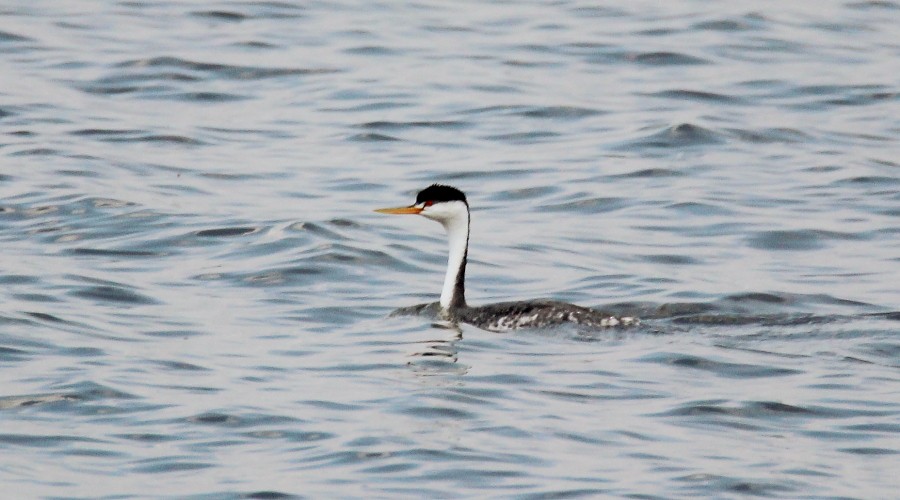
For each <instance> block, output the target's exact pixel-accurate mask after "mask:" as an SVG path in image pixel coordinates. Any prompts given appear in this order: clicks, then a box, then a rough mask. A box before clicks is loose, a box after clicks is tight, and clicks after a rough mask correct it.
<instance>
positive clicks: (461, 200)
mask: <svg viewBox="0 0 900 500" xmlns="http://www.w3.org/2000/svg"><path fill="white" fill-rule="evenodd" d="M376 212H379V213H382V214H395V215H402V214H413V215H421V216H423V217H427V218H429V219H431V220H435V221H438V222H440V223H441V224H443V225H444V226H445V227H446V226H447V225H448V224H451V223H453V222H454V221H460V220H465V221H468V218H469V203H468V202H467V201H466V195H465V194H463V192H462V191H460V190H459V189H456V188H455V187H452V186H444V185H442V184H432V185H431V186H428V187H427V188H425V189H423V190H421V191H419V194H418V195H417V196H416V202H415V203H414V204H412V205H410V206H408V207H398V208H380V209H378V210H376Z"/></svg>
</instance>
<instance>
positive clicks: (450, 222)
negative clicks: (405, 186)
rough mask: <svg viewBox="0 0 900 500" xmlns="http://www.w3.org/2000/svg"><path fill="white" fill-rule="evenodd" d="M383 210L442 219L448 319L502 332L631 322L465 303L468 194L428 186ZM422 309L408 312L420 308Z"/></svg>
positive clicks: (631, 321)
mask: <svg viewBox="0 0 900 500" xmlns="http://www.w3.org/2000/svg"><path fill="white" fill-rule="evenodd" d="M375 211H376V212H379V213H383V214H396V215H402V214H409V215H421V216H423V217H425V218H428V219H431V220H433V221H437V222H440V223H441V225H442V226H444V229H445V230H446V231H447V236H448V240H449V243H450V255H449V258H448V260H447V273H446V274H445V275H444V287H443V289H442V290H441V299H440V302H439V304H440V314H441V316H442V317H443V318H444V319H447V320H450V321H462V322H463V323H468V324H471V325H474V326H477V327H479V328H482V329H484V330H489V331H496V332H505V331H510V330H515V329H517V328H544V327H551V326H556V325H561V324H565V323H573V324H576V325H583V326H587V327H594V328H596V327H611V326H629V325H635V324H637V323H638V320H637V318H634V317H629V316H625V317H616V316H613V315H611V314H607V313H603V312H600V311H596V310H594V309H590V308H587V307H582V306H578V305H575V304H568V303H566V302H558V301H552V300H528V301H520V302H500V303H497V304H490V305H486V306H478V307H475V306H469V305H468V304H466V284H465V282H466V258H467V256H468V253H469V225H470V222H471V215H470V213H469V202H468V201H467V200H466V195H465V194H464V193H463V192H462V191H460V190H459V189H457V188H455V187H452V186H445V185H442V184H432V185H431V186H429V187H427V188H425V189H423V190H422V191H420V192H419V194H418V195H417V196H416V202H415V203H414V204H412V205H410V206H408V207H398V208H380V209H378V210H375ZM421 309H422V307H419V308H412V309H410V310H421Z"/></svg>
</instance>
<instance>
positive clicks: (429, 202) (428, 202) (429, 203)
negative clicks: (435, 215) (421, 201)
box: [425, 201, 434, 207]
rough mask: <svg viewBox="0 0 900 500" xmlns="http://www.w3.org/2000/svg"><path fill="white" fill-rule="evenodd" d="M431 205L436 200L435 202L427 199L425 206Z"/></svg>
mask: <svg viewBox="0 0 900 500" xmlns="http://www.w3.org/2000/svg"><path fill="white" fill-rule="evenodd" d="M431 205H434V202H433V201H426V202H425V206H426V207H430V206H431Z"/></svg>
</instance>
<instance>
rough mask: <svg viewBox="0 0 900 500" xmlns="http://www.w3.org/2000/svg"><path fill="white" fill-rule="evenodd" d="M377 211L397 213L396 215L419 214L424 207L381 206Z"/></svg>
mask: <svg viewBox="0 0 900 500" xmlns="http://www.w3.org/2000/svg"><path fill="white" fill-rule="evenodd" d="M376 212H378V213H380V214H395V215H403V214H418V213H421V212H422V209H421V208H419V207H416V206H412V207H397V208H379V209H378V210H376Z"/></svg>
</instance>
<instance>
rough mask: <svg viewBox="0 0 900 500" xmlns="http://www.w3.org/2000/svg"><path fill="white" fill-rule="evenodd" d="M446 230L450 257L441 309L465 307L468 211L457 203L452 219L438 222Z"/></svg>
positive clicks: (448, 218) (463, 205)
mask: <svg viewBox="0 0 900 500" xmlns="http://www.w3.org/2000/svg"><path fill="white" fill-rule="evenodd" d="M438 222H440V223H441V224H442V225H443V226H444V229H446V230H447V237H448V240H449V243H450V255H449V257H448V259H447V274H446V275H445V276H444V288H443V289H442V290H441V309H444V310H449V309H451V308H458V307H465V306H466V297H465V293H466V292H465V286H464V284H465V279H466V254H467V253H468V246H469V210H468V207H466V206H465V204H464V203H461V202H459V209H458V210H456V213H455V214H454V216H452V217H447V218H444V219H440V220H438Z"/></svg>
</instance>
